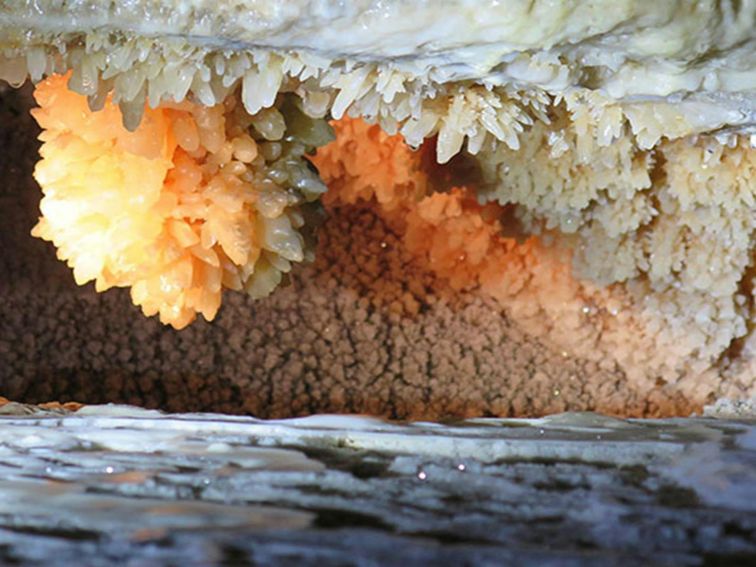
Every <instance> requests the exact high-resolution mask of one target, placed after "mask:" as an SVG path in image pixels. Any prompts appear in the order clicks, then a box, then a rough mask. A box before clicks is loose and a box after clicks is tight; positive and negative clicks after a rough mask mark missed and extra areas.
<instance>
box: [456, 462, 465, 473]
mask: <svg viewBox="0 0 756 567" xmlns="http://www.w3.org/2000/svg"><path fill="white" fill-rule="evenodd" d="M466 468H467V467H466V466H465V465H464V464H463V463H459V464H458V465H457V469H458V470H460V471H464V470H465V469H466Z"/></svg>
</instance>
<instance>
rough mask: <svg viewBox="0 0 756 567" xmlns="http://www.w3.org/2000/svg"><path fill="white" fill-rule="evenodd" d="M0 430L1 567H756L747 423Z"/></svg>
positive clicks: (35, 419)
mask: <svg viewBox="0 0 756 567" xmlns="http://www.w3.org/2000/svg"><path fill="white" fill-rule="evenodd" d="M0 413H2V414H4V415H3V416H2V417H0V562H2V563H21V564H37V563H44V564H47V565H55V564H71V563H72V562H75V563H79V564H82V563H83V564H87V565H111V564H123V561H124V560H126V559H128V560H130V561H131V563H132V564H139V565H163V564H169V563H171V564H182V565H200V564H202V565H205V564H211V563H222V562H226V563H233V564H235V565H239V564H241V565H243V564H294V563H295V564H298V565H301V564H306V565H310V564H322V563H323V562H328V563H337V564H366V563H365V561H366V560H367V559H370V560H371V564H373V563H378V564H382V563H389V562H392V561H396V560H397V558H398V557H403V558H405V559H406V560H408V561H412V562H413V563H418V562H419V563H429V562H434V563H442V564H446V563H455V564H460V563H464V564H468V563H470V564H493V563H496V564H502V563H505V564H506V563H512V562H514V561H515V560H516V561H517V562H523V561H526V562H528V561H529V562H537V563H539V564H554V565H556V564H558V565H573V564H581V565H585V564H589V565H593V564H596V565H620V564H630V563H636V564H637V563H639V562H640V563H643V564H660V565H672V564H674V565H699V564H722V562H727V564H730V565H732V564H740V563H743V564H745V563H747V562H748V561H753V560H754V559H755V558H756V544H754V541H756V540H755V539H754V536H755V535H756V533H755V532H756V468H755V467H754V464H756V426H755V425H754V423H753V422H748V421H744V420H741V421H724V420H717V419H710V418H689V419H676V420H652V421H643V420H629V421H622V420H616V419H611V418H606V417H602V416H599V415H596V414H561V415H555V416H552V417H549V418H544V419H539V420H498V419H481V420H468V421H464V422H457V423H453V424H448V425H440V424H434V423H414V424H398V423H386V422H382V421H379V420H374V419H370V418H364V417H355V416H314V417H310V418H302V419H294V420H283V421H263V420H257V419H253V418H240V417H228V416H221V415H210V414H183V415H165V414H160V413H158V412H154V411H148V410H141V409H136V408H130V407H124V406H109V407H108V406H99V407H98V406H89V407H85V408H83V409H80V410H79V411H78V412H75V413H72V412H70V411H68V410H66V409H65V408H54V409H47V410H44V409H39V408H36V407H32V406H23V405H20V404H6V405H5V406H3V407H2V409H0ZM718 562H719V563H718Z"/></svg>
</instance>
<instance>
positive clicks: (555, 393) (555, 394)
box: [554, 388, 562, 397]
mask: <svg viewBox="0 0 756 567" xmlns="http://www.w3.org/2000/svg"><path fill="white" fill-rule="evenodd" d="M561 393H562V392H561V391H560V390H559V388H554V397H557V396H559V394H561Z"/></svg>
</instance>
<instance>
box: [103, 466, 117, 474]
mask: <svg viewBox="0 0 756 567" xmlns="http://www.w3.org/2000/svg"><path fill="white" fill-rule="evenodd" d="M114 470H115V469H113V467H105V472H106V473H107V474H113V471H114Z"/></svg>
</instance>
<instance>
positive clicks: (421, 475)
mask: <svg viewBox="0 0 756 567" xmlns="http://www.w3.org/2000/svg"><path fill="white" fill-rule="evenodd" d="M417 478H419V479H420V480H425V479H426V478H428V475H427V474H425V471H420V472H419V473H417Z"/></svg>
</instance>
